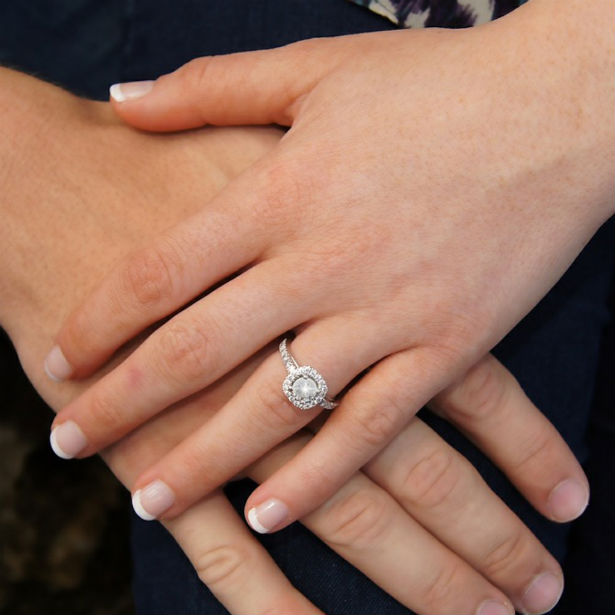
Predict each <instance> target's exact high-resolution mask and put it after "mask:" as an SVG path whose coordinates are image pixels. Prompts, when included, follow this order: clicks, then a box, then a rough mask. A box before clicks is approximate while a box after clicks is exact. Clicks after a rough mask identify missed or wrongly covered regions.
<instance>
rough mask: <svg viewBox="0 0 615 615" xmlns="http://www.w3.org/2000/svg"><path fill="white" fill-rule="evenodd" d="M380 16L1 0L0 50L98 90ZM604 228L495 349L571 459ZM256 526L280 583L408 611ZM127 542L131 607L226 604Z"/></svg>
mask: <svg viewBox="0 0 615 615" xmlns="http://www.w3.org/2000/svg"><path fill="white" fill-rule="evenodd" d="M393 27H394V26H392V25H391V24H390V23H389V22H387V21H386V20H384V19H383V18H381V17H378V16H377V15H375V14H373V13H370V12H369V11H367V10H365V9H364V8H361V7H359V6H356V5H354V4H352V3H350V2H346V1H345V0H310V1H309V2H307V1H305V0H259V1H258V2H246V1H245V0H225V1H224V2H222V1H220V2H203V1H202V0H174V1H171V0H106V1H105V2H104V3H101V2H97V1H96V0H55V1H53V2H52V1H51V0H29V1H28V2H4V3H0V62H1V63H3V64H5V65H11V66H14V67H16V68H20V69H22V70H25V71H28V72H32V73H35V74H37V75H39V76H41V77H43V78H46V79H49V80H51V81H54V82H56V83H59V84H62V85H64V86H65V87H67V88H68V89H70V90H73V91H76V92H78V93H81V94H84V95H87V96H90V97H93V98H101V99H103V98H106V97H107V88H108V85H109V83H112V82H117V81H126V80H133V79H147V78H153V77H156V76H157V75H159V74H160V73H163V72H166V71H169V70H172V69H174V68H176V67H177V66H179V65H181V64H182V63H184V62H185V61H186V60H189V59H191V58H193V57H195V56H198V55H203V54H212V53H218V54H219V53H226V52H231V51H242V50H250V49H258V48H265V47H273V46H277V45H282V44H285V43H289V42H292V41H295V40H299V39H303V38H309V37H314V36H329V35H338V34H350V33H354V32H364V31H375V30H385V29H391V28H393ZM612 236H613V222H612V221H611V222H610V223H609V224H608V225H606V226H605V227H604V228H603V229H602V230H601V231H600V232H599V233H598V234H597V235H596V237H595V238H594V239H593V240H592V242H591V243H590V244H589V245H588V246H587V248H586V249H585V250H584V251H583V253H582V254H581V256H580V257H579V258H578V260H577V261H576V262H575V263H574V265H573V266H572V267H571V268H570V270H569V271H568V272H567V274H566V275H565V276H564V278H563V279H562V280H561V281H560V282H559V283H558V284H557V286H556V287H555V288H554V289H553V290H552V291H551V292H550V293H549V295H548V296H547V297H546V298H545V299H544V300H543V301H542V302H541V303H540V305H539V306H538V307H537V308H536V309H535V310H534V311H533V312H532V313H531V314H530V315H529V316H528V317H527V318H526V319H525V320H524V321H523V322H522V323H521V324H520V325H519V326H518V327H516V329H515V330H514V331H513V332H512V333H511V334H510V335H509V336H508V337H507V338H506V339H505V340H504V341H503V342H502V343H501V344H500V345H499V346H498V347H497V348H496V350H495V354H496V355H497V356H498V357H499V358H500V359H501V360H502V361H503V362H504V363H505V364H506V365H507V366H508V367H509V368H510V369H511V370H512V372H513V373H514V374H515V375H516V377H517V378H518V379H519V381H520V382H521V384H522V385H523V387H524V388H525V390H526V392H527V393H528V395H529V396H530V398H531V399H532V400H533V401H534V402H535V403H536V404H537V405H538V407H539V408H540V409H541V410H542V411H543V412H544V413H545V414H546V415H547V416H548V417H549V418H550V419H551V420H552V421H553V423H554V424H555V425H556V427H557V428H558V429H559V430H560V432H561V433H562V434H563V436H564V437H565V439H566V440H567V442H568V443H569V444H570V446H571V447H572V449H573V450H574V452H575V454H576V455H577V456H578V457H579V458H580V459H581V460H584V459H585V458H586V456H587V447H586V444H585V441H584V434H585V428H586V425H587V421H588V414H589V409H590V405H591V399H592V393H593V387H594V381H595V375H596V365H597V361H598V354H599V345H600V339H601V333H602V330H603V328H604V325H605V323H606V321H607V319H608V318H609V311H608V309H607V293H608V287H609V282H610V280H611V278H612V271H613V242H612ZM477 249H480V246H477ZM422 416H423V418H424V419H425V420H426V421H427V422H428V423H430V424H431V425H432V426H434V427H435V429H437V431H438V432H439V433H441V434H442V436H443V437H444V438H445V439H446V440H448V441H449V442H451V443H452V444H453V445H454V446H455V447H456V448H457V449H458V450H460V451H461V452H462V453H463V454H464V455H466V456H467V457H468V459H470V461H471V462H472V463H474V464H475V466H476V467H477V468H478V469H479V470H480V472H481V473H482V475H483V476H484V477H485V479H486V480H487V482H488V483H489V484H490V485H491V486H492V488H493V489H494V490H495V491H496V492H497V493H498V494H499V495H500V496H501V497H502V498H503V499H504V500H505V501H506V502H507V503H508V504H509V505H510V506H511V507H512V508H513V510H515V511H516V512H517V514H519V515H520V517H521V518H522V519H523V520H524V521H525V523H527V525H528V526H529V527H530V528H531V529H532V531H534V532H535V533H536V535H537V536H538V537H539V538H540V539H541V540H542V542H543V543H544V544H545V546H546V547H547V548H548V549H549V550H550V551H551V552H552V553H553V554H554V555H555V556H556V557H557V558H558V559H559V560H560V561H561V560H563V558H564V556H565V554H566V545H567V543H566V540H567V535H568V532H569V526H561V525H556V524H553V523H550V522H548V521H546V520H545V519H543V518H542V517H541V516H540V515H539V514H537V513H536V512H535V511H534V510H533V509H532V508H531V506H529V505H528V504H527V503H526V502H525V501H524V500H523V498H522V497H520V496H519V494H518V493H517V492H516V491H515V489H514V488H513V487H512V486H511V485H510V484H509V483H508V481H507V480H506V479H505V478H504V477H503V476H502V474H501V473H500V472H499V471H498V470H497V469H495V468H494V467H493V466H492V465H491V464H490V463H489V461H488V460H486V459H485V458H484V456H483V455H482V454H481V453H480V452H479V451H477V450H476V449H475V448H474V447H473V446H472V445H471V444H470V443H469V442H468V441H467V440H465V439H464V438H463V437H462V436H461V435H460V434H459V433H458V432H456V431H455V430H454V429H452V428H451V427H450V426H449V425H448V424H447V423H445V422H444V421H441V420H439V419H438V418H436V417H434V416H433V415H431V414H429V413H428V412H422ZM252 488H253V485H252V484H251V483H250V482H249V481H242V482H240V483H235V484H232V485H230V486H228V487H227V489H226V492H227V494H228V496H229V497H230V499H231V501H232V502H233V504H234V505H235V507H236V508H237V510H238V511H241V510H242V508H243V502H244V501H245V499H246V497H247V495H248V494H249V493H250V491H251V489H252ZM258 538H259V539H260V540H261V541H262V542H263V544H264V545H265V546H266V548H267V549H268V550H269V551H270V552H271V554H272V556H273V557H274V559H275V560H276V561H277V562H278V564H279V565H280V567H281V568H282V569H283V570H284V572H285V573H286V574H287V576H288V577H289V579H290V580H291V582H292V583H293V584H294V585H295V586H296V587H297V588H299V589H300V590H301V591H302V592H303V593H304V594H305V595H306V596H308V597H309V598H310V599H311V600H313V601H314V602H315V603H316V604H317V605H318V606H319V607H320V608H322V609H323V610H324V611H325V612H328V613H340V614H343V613H349V614H353V615H360V614H374V613H378V614H380V615H386V614H400V613H409V611H408V610H407V609H405V608H404V607H402V606H401V605H399V604H398V603H397V602H396V601H395V600H393V599H392V598H391V597H389V596H387V595H386V594H385V593H384V592H383V591H381V590H380V589H379V588H378V587H376V586H375V585H374V584H373V583H372V582H371V581H369V580H368V579H367V578H365V577H364V576H363V575H362V574H361V573H360V572H358V571H357V570H355V569H354V568H353V567H352V566H350V565H349V564H348V563H346V562H345V561H344V560H342V559H341V558H340V557H338V556H337V555H336V554H334V553H333V552H332V551H330V550H329V549H328V548H327V547H326V546H324V545H323V544H322V543H321V542H320V541H318V540H317V539H316V538H315V537H314V536H313V535H311V534H310V533H309V532H308V531H306V530H305V529H304V528H303V527H301V526H300V525H299V524H294V525H293V526H291V527H289V528H287V529H286V530H284V531H282V532H279V533H277V534H275V535H272V536H259V537H258ZM133 547H134V571H135V573H134V588H135V598H136V602H137V607H138V610H139V612H141V613H148V614H150V615H152V614H155V613H165V614H169V613H184V614H189V613H195V614H196V613H200V614H203V613H208V614H213V613H225V612H226V611H225V610H224V608H223V607H222V606H221V605H220V604H219V603H218V602H217V601H216V600H215V598H213V596H212V595H211V593H210V592H209V591H208V590H207V588H206V587H204V586H203V585H202V584H201V583H200V581H199V580H198V578H197V576H196V574H195V573H194V570H193V569H192V567H191V566H190V564H189V562H188V561H187V560H186V558H185V556H184V555H183V554H182V552H181V550H180V549H179V548H178V547H177V545H176V544H175V543H174V541H173V540H172V538H171V537H170V536H169V535H168V534H167V533H166V531H165V530H164V529H163V528H162V527H161V526H160V525H159V524H156V523H145V522H142V521H140V520H138V519H136V518H135V520H134V532H133Z"/></svg>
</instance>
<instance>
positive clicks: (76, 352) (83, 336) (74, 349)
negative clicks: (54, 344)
mask: <svg viewBox="0 0 615 615" xmlns="http://www.w3.org/2000/svg"><path fill="white" fill-rule="evenodd" d="M98 330H99V328H98V327H92V326H91V320H90V310H87V309H85V310H83V309H79V310H78V311H77V312H74V313H73V314H71V316H70V317H69V319H68V320H67V322H66V324H65V326H64V328H63V330H62V331H61V333H60V336H59V339H58V345H59V346H60V347H61V348H62V352H63V353H64V355H65V356H66V357H67V358H68V360H69V362H70V361H71V359H72V360H73V361H74V360H75V358H77V356H78V357H83V358H86V357H87V356H91V355H92V354H95V352H96V351H98V349H99V348H100V345H101V342H103V340H101V339H99V337H98V335H97V331H98ZM77 360H79V359H78V358H77Z"/></svg>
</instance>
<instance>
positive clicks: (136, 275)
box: [120, 247, 173, 308]
mask: <svg viewBox="0 0 615 615" xmlns="http://www.w3.org/2000/svg"><path fill="white" fill-rule="evenodd" d="M169 258H170V257H169V254H168V253H167V252H166V251H165V250H164V249H162V248H160V247H149V248H146V249H144V250H141V251H140V252H137V253H135V254H133V255H132V256H131V257H130V258H129V259H128V261H127V262H126V264H125V266H124V267H123V268H122V269H121V271H120V293H121V295H122V296H125V295H126V294H127V295H128V297H130V298H131V299H133V300H134V301H136V303H137V306H138V308H143V307H151V306H155V305H157V304H158V303H160V301H161V299H163V298H164V297H168V296H169V295H170V294H172V291H173V276H172V275H171V267H170V264H169Z"/></svg>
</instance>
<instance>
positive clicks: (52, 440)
mask: <svg viewBox="0 0 615 615" xmlns="http://www.w3.org/2000/svg"><path fill="white" fill-rule="evenodd" d="M56 429H57V427H56V428H55V429H54V430H52V432H51V434H49V444H50V445H51V450H52V451H53V452H54V453H55V454H56V455H57V456H58V457H60V458H61V459H72V458H73V455H69V454H67V453H65V452H64V451H63V450H62V449H61V448H60V445H59V444H58V440H57V438H56Z"/></svg>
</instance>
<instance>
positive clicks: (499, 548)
mask: <svg viewBox="0 0 615 615" xmlns="http://www.w3.org/2000/svg"><path fill="white" fill-rule="evenodd" d="M528 555H529V553H528V542H527V541H526V540H525V536H524V535H523V532H521V531H520V530H516V531H513V532H512V533H510V534H508V535H506V536H505V537H504V538H502V539H501V540H499V541H498V542H497V543H495V544H494V545H493V546H492V547H491V548H490V549H489V551H488V552H487V553H486V554H485V556H484V557H483V558H482V560H481V561H482V564H481V568H482V571H483V573H484V574H485V575H486V576H487V577H491V578H497V577H500V576H502V575H503V576H505V577H507V578H508V577H511V576H512V573H514V572H516V571H517V570H519V568H521V567H522V566H523V565H524V564H526V563H527V562H528V559H527V556H528Z"/></svg>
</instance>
